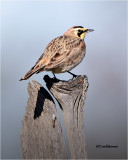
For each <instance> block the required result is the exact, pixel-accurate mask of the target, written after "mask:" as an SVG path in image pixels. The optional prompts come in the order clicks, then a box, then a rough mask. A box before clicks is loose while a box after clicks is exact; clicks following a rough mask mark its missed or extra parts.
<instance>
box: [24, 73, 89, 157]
mask: <svg viewBox="0 0 128 160" xmlns="http://www.w3.org/2000/svg"><path fill="white" fill-rule="evenodd" d="M44 80H45V82H46V86H47V88H48V89H49V91H50V92H51V93H52V95H53V96H54V97H55V98H56V100H57V101H58V103H59V105H60V107H61V109H62V113H63V117H64V122H65V127H66V131H67V136H68V141H69V148H70V155H71V157H70V158H71V159H86V158H87V152H86V146H85V133H84V101H85V98H86V94H87V89H88V78H87V77H86V76H85V75H84V76H78V77H77V78H75V79H72V80H69V81H61V80H57V79H54V78H50V77H49V76H45V77H44ZM33 84H34V85H32V84H31V83H29V84H28V93H29V99H28V104H27V107H26V114H25V116H24V119H23V121H22V130H21V149H22V157H23V159H67V153H66V148H65V142H64V137H63V134H62V128H61V125H60V121H59V118H58V113H57V110H56V106H55V103H54V101H53V99H52V97H51V95H50V94H49V93H48V92H47V91H46V90H45V89H44V88H43V87H42V86H41V85H40V84H39V83H38V82H36V81H33Z"/></svg>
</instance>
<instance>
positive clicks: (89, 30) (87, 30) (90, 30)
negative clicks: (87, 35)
mask: <svg viewBox="0 0 128 160" xmlns="http://www.w3.org/2000/svg"><path fill="white" fill-rule="evenodd" d="M92 31H94V29H86V30H85V31H84V32H92Z"/></svg>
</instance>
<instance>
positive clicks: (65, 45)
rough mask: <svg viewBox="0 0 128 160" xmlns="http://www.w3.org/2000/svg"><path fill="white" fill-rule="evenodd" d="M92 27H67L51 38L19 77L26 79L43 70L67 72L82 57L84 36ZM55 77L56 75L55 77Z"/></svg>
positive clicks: (54, 72)
mask: <svg viewBox="0 0 128 160" xmlns="http://www.w3.org/2000/svg"><path fill="white" fill-rule="evenodd" d="M92 31H94V30H93V29H86V28H84V27H82V26H74V27H72V28H70V29H68V30H67V31H66V32H65V33H64V34H63V35H62V36H59V37H57V38H55V39H53V40H52V41H51V42H50V43H49V44H48V45H47V47H46V49H45V50H44V53H43V54H42V55H41V57H40V58H39V59H38V60H37V62H36V63H35V65H34V66H33V67H32V68H31V69H30V70H29V71H28V72H27V73H26V74H25V75H24V76H23V77H22V78H21V79H20V81H22V80H27V79H29V78H30V77H31V76H32V75H33V74H35V73H36V74H38V73H40V72H43V71H51V72H52V73H53V75H54V77H55V74H58V73H64V72H68V73H70V74H72V75H73V77H76V75H75V74H73V73H71V72H70V71H71V70H72V69H73V68H74V67H76V66H77V65H78V64H79V63H80V62H81V61H82V60H83V58H84V56H85V53H86V44H85V42H84V38H85V36H86V34H87V33H88V32H92ZM55 78H56V77H55Z"/></svg>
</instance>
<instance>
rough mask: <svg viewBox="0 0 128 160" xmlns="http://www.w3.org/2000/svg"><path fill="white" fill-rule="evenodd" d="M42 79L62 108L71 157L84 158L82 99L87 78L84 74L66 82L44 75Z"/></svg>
mask: <svg viewBox="0 0 128 160" xmlns="http://www.w3.org/2000/svg"><path fill="white" fill-rule="evenodd" d="M44 80H45V81H46V85H47V87H48V89H49V90H50V92H51V93H52V94H53V96H54V97H55V98H56V100H57V101H58V103H59V105H60V107H61V109H62V113H63V117H64V122H65V126H66V131H67V136H68V141H69V148H70V154H71V158H72V159H86V158H87V152H86V146H85V133H84V101H85V98H86V93H87V89H88V78H87V77H86V76H85V75H84V76H78V77H77V78H75V79H72V80H70V81H68V82H66V81H58V82H56V83H55V82H53V79H51V78H49V77H48V76H45V77H44Z"/></svg>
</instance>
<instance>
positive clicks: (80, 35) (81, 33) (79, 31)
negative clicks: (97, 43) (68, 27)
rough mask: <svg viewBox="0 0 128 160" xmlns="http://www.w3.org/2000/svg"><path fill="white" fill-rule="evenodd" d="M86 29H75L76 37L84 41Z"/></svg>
mask: <svg viewBox="0 0 128 160" xmlns="http://www.w3.org/2000/svg"><path fill="white" fill-rule="evenodd" d="M84 31H86V28H77V36H78V37H79V38H81V39H84V37H85V35H86V32H84Z"/></svg>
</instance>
